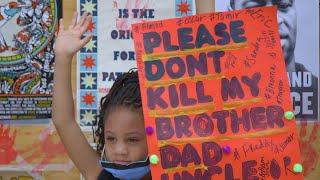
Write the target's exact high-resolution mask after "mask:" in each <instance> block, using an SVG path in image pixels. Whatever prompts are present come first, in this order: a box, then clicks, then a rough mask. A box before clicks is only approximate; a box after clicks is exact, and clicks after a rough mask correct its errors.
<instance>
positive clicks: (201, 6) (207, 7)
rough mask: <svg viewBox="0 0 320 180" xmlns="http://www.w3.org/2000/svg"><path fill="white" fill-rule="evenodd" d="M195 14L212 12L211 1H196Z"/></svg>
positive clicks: (212, 3) (212, 4) (212, 2)
mask: <svg viewBox="0 0 320 180" xmlns="http://www.w3.org/2000/svg"><path fill="white" fill-rule="evenodd" d="M196 7H197V14H201V13H209V12H214V1H213V0H196Z"/></svg>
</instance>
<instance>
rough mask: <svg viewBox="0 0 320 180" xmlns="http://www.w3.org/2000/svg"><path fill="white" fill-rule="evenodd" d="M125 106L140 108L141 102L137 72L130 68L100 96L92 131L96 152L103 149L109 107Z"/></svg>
mask: <svg viewBox="0 0 320 180" xmlns="http://www.w3.org/2000/svg"><path fill="white" fill-rule="evenodd" d="M119 106H121V107H126V108H130V109H131V110H141V107H142V102H141V95H140V88H139V79H138V72H137V71H136V69H131V70H129V71H128V72H127V73H124V74H122V75H121V76H119V77H118V78H117V79H116V80H115V82H114V84H113V85H112V87H111V89H110V91H109V93H108V94H107V95H106V96H104V97H103V98H101V101H100V110H99V116H98V117H97V119H98V123H97V129H96V130H95V132H94V135H95V137H97V140H96V141H95V142H96V143H97V152H98V153H100V152H101V151H102V150H103V147H104V144H105V141H104V124H105V119H106V117H107V116H108V114H109V112H110V109H112V108H114V107H119Z"/></svg>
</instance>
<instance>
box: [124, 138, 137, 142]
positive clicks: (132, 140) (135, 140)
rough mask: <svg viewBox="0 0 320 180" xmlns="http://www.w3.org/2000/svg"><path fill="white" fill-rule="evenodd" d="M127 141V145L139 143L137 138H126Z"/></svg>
mask: <svg viewBox="0 0 320 180" xmlns="http://www.w3.org/2000/svg"><path fill="white" fill-rule="evenodd" d="M127 141H128V142H129V143H136V142H139V141H140V139H138V138H128V139H127Z"/></svg>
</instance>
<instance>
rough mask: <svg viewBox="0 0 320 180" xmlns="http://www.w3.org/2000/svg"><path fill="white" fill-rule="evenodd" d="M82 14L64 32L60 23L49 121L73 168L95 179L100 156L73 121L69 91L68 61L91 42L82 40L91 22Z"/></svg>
mask: <svg viewBox="0 0 320 180" xmlns="http://www.w3.org/2000/svg"><path fill="white" fill-rule="evenodd" d="M91 19H92V18H91V16H90V15H87V14H84V15H83V16H82V17H81V18H80V20H79V22H77V13H75V14H74V17H73V20H72V22H71V24H70V26H69V27H68V28H66V29H64V26H63V21H62V20H60V29H59V34H58V36H57V39H56V44H55V49H54V50H55V72H54V88H53V106H52V108H53V109H52V120H53V123H54V125H55V127H56V129H57V131H58V133H59V135H60V138H61V140H62V142H63V144H64V146H65V148H66V150H67V152H68V154H69V156H70V158H71V159H72V161H73V162H74V164H75V165H76V167H77V168H78V169H79V170H80V172H81V174H82V175H83V176H84V177H85V178H86V179H96V178H97V176H98V174H99V172H100V171H101V167H100V165H99V156H98V155H97V154H96V152H95V151H94V150H93V149H92V148H91V146H90V145H89V143H88V141H87V139H86V138H85V136H84V134H83V133H82V131H81V129H80V127H79V125H78V123H77V122H76V120H75V114H74V104H73V103H74V101H73V98H72V90H71V76H70V74H71V60H72V57H73V56H74V55H75V54H76V52H77V51H79V50H80V49H81V47H83V46H84V45H85V44H86V43H88V41H89V40H90V39H91V35H88V36H86V37H85V38H83V39H81V36H82V35H83V34H84V33H85V32H86V30H87V28H88V25H89V23H90V21H91Z"/></svg>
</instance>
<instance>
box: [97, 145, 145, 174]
mask: <svg viewBox="0 0 320 180" xmlns="http://www.w3.org/2000/svg"><path fill="white" fill-rule="evenodd" d="M103 155H104V148H103V151H102V154H101V159H100V164H101V166H102V167H103V168H104V169H105V170H106V171H107V172H109V173H111V174H112V175H113V176H114V177H116V178H119V179H123V180H140V179H141V178H143V177H144V176H145V175H146V174H148V173H149V172H150V166H149V165H150V163H149V158H146V159H145V160H144V161H136V162H133V163H130V164H128V165H122V164H116V163H113V162H110V161H107V160H106V158H103Z"/></svg>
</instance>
